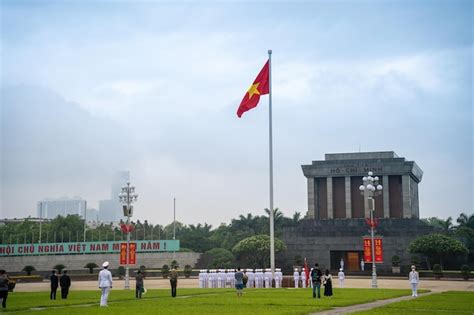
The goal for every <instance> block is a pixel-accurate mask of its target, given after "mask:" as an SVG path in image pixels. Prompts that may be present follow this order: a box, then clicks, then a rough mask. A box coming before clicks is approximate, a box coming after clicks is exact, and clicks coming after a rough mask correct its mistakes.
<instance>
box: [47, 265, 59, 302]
mask: <svg viewBox="0 0 474 315" xmlns="http://www.w3.org/2000/svg"><path fill="white" fill-rule="evenodd" d="M49 281H51V293H50V294H49V299H50V300H56V291H57V290H58V286H59V278H58V276H56V270H53V271H51V276H50V277H49Z"/></svg>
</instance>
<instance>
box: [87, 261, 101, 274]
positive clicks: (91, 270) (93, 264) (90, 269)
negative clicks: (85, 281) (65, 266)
mask: <svg viewBox="0 0 474 315" xmlns="http://www.w3.org/2000/svg"><path fill="white" fill-rule="evenodd" d="M98 267H99V266H97V264H96V263H93V262H90V263H87V264H86V265H85V266H84V268H87V269H89V273H94V268H98Z"/></svg>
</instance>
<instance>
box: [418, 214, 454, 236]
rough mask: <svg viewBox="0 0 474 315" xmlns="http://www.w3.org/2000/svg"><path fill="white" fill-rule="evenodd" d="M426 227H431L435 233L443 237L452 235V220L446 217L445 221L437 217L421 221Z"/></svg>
mask: <svg viewBox="0 0 474 315" xmlns="http://www.w3.org/2000/svg"><path fill="white" fill-rule="evenodd" d="M423 221H425V222H426V223H427V224H428V225H431V226H432V227H434V228H435V230H436V232H439V233H441V234H445V235H452V234H453V233H454V226H453V218H451V217H448V218H447V219H446V220H442V219H439V218H437V217H432V218H428V219H423Z"/></svg>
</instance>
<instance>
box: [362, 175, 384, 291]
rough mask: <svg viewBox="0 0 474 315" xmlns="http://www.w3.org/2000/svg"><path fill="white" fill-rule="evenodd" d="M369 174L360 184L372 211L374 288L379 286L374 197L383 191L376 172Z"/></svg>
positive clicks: (371, 231) (371, 234)
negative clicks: (376, 261) (376, 262)
mask: <svg viewBox="0 0 474 315" xmlns="http://www.w3.org/2000/svg"><path fill="white" fill-rule="evenodd" d="M367 175H368V176H364V177H363V178H362V181H363V182H364V183H363V185H360V186H359V190H360V193H361V194H362V195H363V196H364V198H367V203H368V208H369V212H370V238H371V243H372V244H371V250H372V288H377V270H376V267H375V242H374V233H375V225H374V213H375V199H374V197H375V196H377V195H380V194H381V193H382V188H383V187H382V185H380V184H379V178H378V176H375V177H373V175H374V173H372V172H369V173H368V174H367Z"/></svg>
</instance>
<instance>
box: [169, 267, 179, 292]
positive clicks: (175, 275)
mask: <svg viewBox="0 0 474 315" xmlns="http://www.w3.org/2000/svg"><path fill="white" fill-rule="evenodd" d="M170 284H171V296H172V297H176V287H177V286H178V271H177V270H176V266H173V269H171V272H170Z"/></svg>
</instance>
